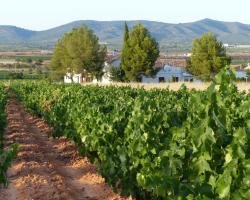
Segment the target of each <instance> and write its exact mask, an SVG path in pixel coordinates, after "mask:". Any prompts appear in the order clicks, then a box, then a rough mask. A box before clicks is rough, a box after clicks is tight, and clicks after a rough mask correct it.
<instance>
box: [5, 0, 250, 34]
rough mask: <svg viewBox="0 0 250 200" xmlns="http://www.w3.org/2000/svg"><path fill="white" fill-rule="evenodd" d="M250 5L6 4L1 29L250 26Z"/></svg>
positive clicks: (161, 0)
mask: <svg viewBox="0 0 250 200" xmlns="http://www.w3.org/2000/svg"><path fill="white" fill-rule="evenodd" d="M249 7H250V2H249V1H247V0H238V1H234V2H230V3H229V2H228V1H226V0H221V1H217V0H210V1H209V2H202V1H199V0H189V1H181V0H176V1H173V2H170V1H166V0H154V1H145V0H144V1H143V0H137V1H133V0H127V1H126V2H125V1H121V2H117V1H115V0H106V1H105V2H102V1H98V0H91V1H86V0H71V1H67V2H64V1H59V0H53V1H49V0H43V1H41V0H36V1H34V0H23V1H18V0H8V1H4V2H2V4H1V8H2V9H1V12H0V25H13V26H17V27H21V28H25V29H30V30H36V31H40V30H47V29H50V28H53V27H57V26H60V25H63V24H67V23H70V22H73V21H78V20H96V21H120V20H122V21H124V20H128V21H130V20H149V21H157V22H164V23H175V24H176V23H187V22H194V21H199V20H202V19H204V18H210V19H213V20H219V21H227V22H241V23H244V24H250V14H247V13H249V11H248V8H249Z"/></svg>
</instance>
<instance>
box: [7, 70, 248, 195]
mask: <svg viewBox="0 0 250 200" xmlns="http://www.w3.org/2000/svg"><path fill="white" fill-rule="evenodd" d="M233 79H234V75H233V74H232V73H231V72H230V73H225V72H221V73H219V74H218V75H217V77H216V78H215V80H214V81H213V83H212V84H211V85H210V87H208V89H207V90H205V91H195V90H192V91H189V90H188V89H187V88H185V87H184V86H183V87H182V88H181V89H180V90H179V91H171V90H167V89H166V90H159V89H154V90H149V91H146V90H144V89H133V88H130V87H115V86H109V87H99V86H84V87H83V86H80V85H60V84H50V83H46V82H31V81H29V82H19V81H17V82H14V83H13V84H12V86H11V88H12V90H13V91H14V92H15V93H16V94H17V96H18V98H19V99H20V100H21V102H23V104H24V105H25V107H26V108H27V109H28V110H29V111H30V112H31V113H33V114H35V115H37V116H40V117H42V118H43V119H44V120H45V121H46V122H47V123H48V124H49V125H50V126H51V127H53V133H52V134H53V136H54V137H60V136H66V137H67V138H69V139H71V140H72V141H74V142H75V143H76V144H77V146H78V149H79V152H80V153H81V155H84V156H87V157H88V158H89V159H90V160H91V161H92V162H94V163H95V164H96V165H97V166H98V167H99V170H100V172H101V174H102V176H103V177H104V178H105V181H106V182H107V183H108V184H110V185H112V186H113V188H114V189H116V190H117V191H120V192H121V193H122V194H124V195H132V196H133V197H134V198H136V199H189V200H191V199H246V200H247V199H250V159H249V155H250V137H249V135H250V94H248V93H246V92H239V91H238V90H237V87H236V85H235V84H234V82H233Z"/></svg>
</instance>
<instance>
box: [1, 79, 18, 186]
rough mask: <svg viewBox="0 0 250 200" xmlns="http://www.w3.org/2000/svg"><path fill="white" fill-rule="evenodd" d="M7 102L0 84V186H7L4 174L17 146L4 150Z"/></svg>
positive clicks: (5, 94)
mask: <svg viewBox="0 0 250 200" xmlns="http://www.w3.org/2000/svg"><path fill="white" fill-rule="evenodd" d="M6 101H7V91H6V88H5V86H4V85H3V84H2V83H1V84H0V184H2V185H3V186H7V185H8V181H7V176H6V172H7V170H8V168H9V167H10V165H11V162H12V160H13V159H14V158H15V157H16V155H17V149H18V146H17V145H16V144H15V145H12V146H11V148H10V149H9V150H8V151H5V150H4V135H3V132H4V128H5V126H6V113H5V105H6Z"/></svg>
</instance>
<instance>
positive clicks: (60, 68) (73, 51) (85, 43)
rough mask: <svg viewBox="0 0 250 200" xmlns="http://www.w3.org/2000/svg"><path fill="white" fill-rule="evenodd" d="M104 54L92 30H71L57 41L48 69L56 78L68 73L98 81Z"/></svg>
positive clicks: (84, 28) (103, 48)
mask: <svg viewBox="0 0 250 200" xmlns="http://www.w3.org/2000/svg"><path fill="white" fill-rule="evenodd" d="M106 52H107V51H106V47H104V46H101V45H100V44H99V39H98V37H97V36H96V35H95V34H94V32H93V31H92V30H90V29H89V28H87V27H81V28H77V29H73V31H71V32H69V33H66V34H65V35H64V36H63V37H62V38H61V39H60V40H59V41H58V43H57V45H56V47H55V49H54V53H53V56H52V60H51V65H50V67H51V69H52V71H53V72H54V74H55V75H58V76H62V75H63V74H65V73H67V72H68V73H70V74H75V73H81V74H82V75H83V76H91V77H92V78H97V79H100V78H101V76H102V74H103V67H104V60H105V56H106Z"/></svg>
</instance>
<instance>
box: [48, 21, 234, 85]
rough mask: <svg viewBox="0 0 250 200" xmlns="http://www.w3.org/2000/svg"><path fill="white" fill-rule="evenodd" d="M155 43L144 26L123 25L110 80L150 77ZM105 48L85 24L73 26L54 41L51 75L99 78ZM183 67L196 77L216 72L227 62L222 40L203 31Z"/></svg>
mask: <svg viewBox="0 0 250 200" xmlns="http://www.w3.org/2000/svg"><path fill="white" fill-rule="evenodd" d="M159 52H160V51H159V44H158V42H157V41H156V40H155V39H154V38H153V37H152V35H151V34H150V32H149V31H148V29H147V28H145V27H144V26H143V25H142V24H140V23H138V24H136V25H135V26H134V27H132V29H131V30H129V27H128V25H127V23H125V25H124V36H123V48H122V51H121V64H120V67H118V68H115V67H112V68H111V69H110V76H111V79H112V80H114V81H127V82H129V81H132V82H139V81H140V79H141V77H142V76H143V75H144V76H153V75H154V74H155V73H157V70H156V69H155V68H154V65H155V62H156V60H157V58H158V57H159ZM106 55H107V47H106V46H105V45H101V44H100V43H99V38H98V37H97V36H96V35H95V33H94V32H93V31H92V30H91V29H89V28H88V27H86V26H85V27H80V28H75V29H73V30H72V31H71V32H69V33H65V34H64V35H63V37H62V38H61V39H59V41H58V42H57V44H56V46H55V48H54V52H53V56H52V59H51V64H50V69H51V71H52V74H53V77H54V78H58V77H62V76H64V75H65V74H66V73H68V74H69V75H70V76H71V78H72V76H73V74H82V76H83V77H85V78H88V79H89V80H93V79H97V80H101V78H102V76H103V74H104V70H103V69H104V62H105V60H106ZM187 63H188V65H187V70H188V71H189V72H191V73H192V74H193V75H194V76H197V77H199V78H200V79H205V80H209V79H211V78H212V77H214V75H215V74H216V73H218V71H219V70H220V69H221V68H223V67H225V66H227V65H230V63H231V59H230V57H229V56H227V55H226V49H225V48H224V46H223V44H222V42H220V41H218V40H217V38H216V36H215V35H214V34H212V33H207V34H203V35H202V36H201V37H200V38H197V39H195V40H194V42H193V48H192V54H191V57H190V58H189V59H188V60H187Z"/></svg>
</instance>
